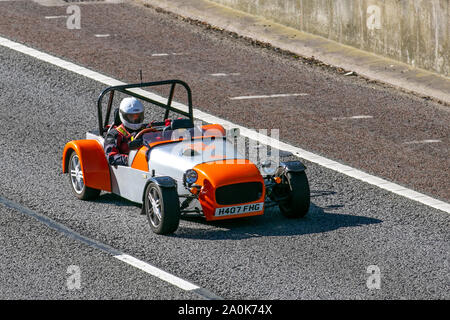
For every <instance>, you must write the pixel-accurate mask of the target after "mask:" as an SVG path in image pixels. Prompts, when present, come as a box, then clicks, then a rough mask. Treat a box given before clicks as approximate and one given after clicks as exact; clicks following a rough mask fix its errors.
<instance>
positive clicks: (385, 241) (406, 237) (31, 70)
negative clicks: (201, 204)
mask: <svg viewBox="0 0 450 320" xmlns="http://www.w3.org/2000/svg"><path fill="white" fill-rule="evenodd" d="M86 7H87V6H83V7H82V10H83V11H82V12H83V15H82V19H83V20H82V21H83V25H82V28H81V29H80V30H75V31H74V30H68V29H66V28H65V21H64V20H57V19H45V16H50V15H52V16H56V15H57V14H63V13H64V12H65V9H64V8H61V7H57V8H55V7H41V6H39V5H36V4H33V3H29V2H21V1H19V2H1V3H0V8H1V10H2V17H3V18H2V20H1V22H0V35H1V36H5V37H8V38H10V39H12V40H17V41H21V42H24V43H26V44H28V45H30V46H32V47H35V48H40V49H43V50H44V51H46V52H49V53H53V54H56V55H58V56H60V57H63V58H66V59H67V60H70V61H75V62H76V63H79V64H81V65H85V66H89V67H91V68H93V69H95V70H98V71H100V72H103V73H106V74H107V75H112V76H114V77H115V78H118V79H121V80H123V81H132V80H137V78H138V71H139V69H143V71H144V76H145V80H149V81H150V80H161V79H167V78H181V79H183V80H186V81H187V82H188V83H190V84H191V85H192V88H193V91H194V97H195V101H194V104H195V106H196V107H198V108H200V109H202V110H206V111H208V112H210V113H212V114H214V115H217V116H220V117H223V118H226V119H229V120H231V121H234V122H236V123H239V124H241V125H245V126H247V127H253V128H268V129H270V128H280V133H281V134H280V138H281V139H282V140H283V141H286V142H289V143H292V144H294V145H297V146H300V147H302V148H305V149H308V150H311V151H315V152H317V153H319V154H322V155H326V156H328V157H330V158H333V159H339V160H340V161H342V162H344V163H348V164H350V165H353V166H355V167H358V168H362V169H366V170H368V171H370V172H371V173H374V174H378V175H380V176H382V177H385V178H388V179H390V180H391V181H395V182H400V183H403V184H405V185H408V186H410V187H414V188H415V189H416V190H418V191H423V192H426V193H428V194H429V195H432V196H435V197H439V198H441V199H444V200H448V199H449V198H450V197H449V194H448V193H449V189H448V180H449V179H448V177H449V172H448V167H449V166H448V164H449V162H448V158H449V157H448V156H449V154H448V153H449V149H448V143H449V140H448V131H449V128H448V123H449V121H448V120H449V113H448V109H446V108H447V107H445V106H442V105H437V104H435V103H433V102H430V101H426V100H423V99H420V98H418V97H414V96H412V95H408V94H405V93H399V92H396V91H395V90H393V89H392V88H387V87H382V86H380V85H377V84H367V83H366V82H365V80H363V79H358V78H348V77H343V76H342V75H340V74H339V73H337V72H335V71H330V70H327V69H324V68H321V67H316V66H314V65H308V64H304V63H301V62H299V61H296V60H294V59H292V58H289V57H286V56H283V55H279V54H277V53H276V52H274V51H272V50H267V49H263V48H260V47H258V46H256V47H255V46H251V45H249V44H248V43H246V42H244V41H242V40H240V39H234V38H230V37H228V36H227V35H226V34H222V33H219V32H212V31H211V30H208V28H205V27H202V26H197V25H192V24H189V23H186V22H184V21H180V20H177V19H176V18H174V17H172V16H170V15H167V14H163V13H158V12H155V11H153V10H151V9H145V10H144V9H142V8H140V7H135V6H133V5H89V8H91V9H90V10H85V9H84V8H86ZM111 21H115V23H114V24H111ZM125 26H126V27H125ZM95 34H97V35H99V34H103V35H105V34H110V36H109V37H106V36H105V37H96V36H95ZM174 53H176V54H174ZM161 54H167V55H161ZM0 61H1V62H2V63H1V64H0V92H1V95H0V106H1V110H2V112H1V113H0V123H1V126H0V145H1V146H2V152H1V153H0V163H1V166H0V175H1V177H2V188H1V189H0V197H2V198H4V199H8V200H10V201H13V202H15V203H18V204H20V205H21V206H23V207H26V208H28V209H30V210H33V211H34V212H37V213H39V214H40V215H43V216H46V217H48V218H51V219H53V220H55V221H57V222H59V223H61V224H63V225H65V226H67V227H68V228H70V229H72V230H74V231H75V232H77V233H79V234H81V235H83V236H85V237H88V238H90V239H93V240H95V241H98V242H99V243H104V244H106V245H108V246H110V247H112V248H115V249H117V250H119V251H121V252H126V253H127V254H130V255H132V256H133V257H136V258H138V259H140V260H142V261H146V262H148V263H150V264H152V265H154V266H157V267H158V268H161V269H162V270H165V271H167V272H170V273H171V274H174V275H176V276H179V277H181V278H183V279H186V280H188V281H190V282H192V283H195V284H197V285H199V286H200V287H202V288H205V289H206V290H208V291H210V292H212V293H214V294H215V295H217V296H220V297H222V298H225V299H402V298H406V299H436V298H439V299H448V298H450V296H449V292H450V291H449V283H450V270H449V247H450V246H449V243H450V242H449V240H450V239H449V232H448V230H449V227H450V217H449V215H448V214H447V213H444V212H442V211H439V210H435V209H431V208H430V207H427V206H425V205H421V204H418V203H417V202H414V201H411V200H408V199H405V198H403V197H401V196H397V195H395V194H392V193H390V192H388V191H385V190H381V189H379V188H377V187H374V186H371V185H369V184H366V183H364V182H361V181H358V180H355V179H353V178H350V177H348V176H345V175H342V174H338V173H336V172H334V171H331V170H328V169H325V168H323V167H320V166H318V165H315V164H313V163H308V162H306V165H307V167H308V170H307V174H308V178H309V181H310V186H311V194H312V206H311V209H310V212H309V213H308V215H307V217H306V218H304V219H300V220H287V219H285V218H283V217H282V216H281V214H280V213H279V211H278V210H277V209H271V210H267V212H266V213H265V215H264V216H261V217H253V218H246V219H241V220H235V221H223V222H220V223H219V222H216V223H206V222H204V221H203V220H202V219H200V218H190V219H184V220H182V221H181V223H180V227H179V229H178V231H177V232H176V233H175V234H174V235H172V236H157V235H154V234H152V233H151V231H150V227H149V226H148V224H147V221H146V218H145V216H141V215H140V214H139V212H140V209H139V208H137V207H136V206H134V205H133V204H131V203H128V202H126V201H123V200H121V199H119V198H118V197H115V196H112V195H110V194H106V193H105V194H102V195H101V196H100V198H99V199H98V200H96V201H92V202H84V201H79V200H76V199H75V197H74V196H73V195H72V193H71V190H70V186H69V183H68V177H67V176H65V175H63V174H62V172H61V154H62V149H63V147H64V145H65V143H66V142H67V141H70V140H73V139H80V138H83V137H84V134H85V132H86V131H88V130H91V129H95V128H96V127H97V122H96V121H97V119H96V113H95V102H96V99H97V97H98V94H99V93H100V92H101V90H102V89H104V85H102V84H100V83H97V82H95V81H92V80H88V79H86V78H84V77H82V76H79V75H76V74H73V73H71V72H68V71H64V70H62V69H60V68H58V67H55V66H52V65H49V64H48V63H44V62H41V61H38V60H36V59H34V58H31V57H29V56H25V55H23V54H20V53H17V52H15V51H12V50H10V49H6V48H3V47H0ZM217 73H225V74H226V75H225V76H224V75H220V76H218V75H217ZM213 74H214V75H213ZM284 93H307V94H308V96H296V97H287V98H283V99H282V100H279V99H277V98H276V99H274V100H273V99H258V101H256V99H246V100H231V99H230V98H232V97H242V96H253V95H269V94H284ZM269 100H270V101H269ZM355 115H356V116H357V115H371V116H373V118H368V119H364V120H368V122H361V121H359V122H346V121H345V120H348V119H341V118H345V117H350V116H355ZM333 118H335V119H338V120H333ZM341 120H342V121H341ZM352 120H357V119H352ZM361 120H362V119H361ZM430 135H433V137H430ZM425 138H430V139H431V138H438V139H439V140H440V141H441V142H439V143H430V144H426V145H424V144H420V146H418V145H416V144H405V143H404V142H411V141H416V140H423V139H425ZM418 162H420V166H419V163H418ZM422 165H423V166H424V167H422ZM410 168H413V169H410ZM383 170H384V171H383ZM416 187H417V188H416ZM0 212H1V215H0V239H1V242H2V245H1V246H0V257H1V260H0V297H1V298H4V299H14V298H63V299H67V298H94V299H95V298H123V299H135V298H143V299H147V298H148V299H196V298H197V296H196V295H194V294H192V293H188V292H185V291H183V290H180V289H178V288H175V287H173V286H171V285H169V284H167V283H165V282H163V281H161V280H159V279H157V278H155V277H152V276H150V275H148V274H145V273H143V272H141V271H139V270H137V269H135V268H133V267H131V266H128V265H127V264H124V263H121V262H120V261H117V260H115V259H113V258H111V257H110V256H108V255H105V254H104V253H102V252H101V251H99V250H96V249H95V248H93V247H90V246H87V245H84V244H81V243H79V242H77V241H76V240H73V239H70V238H67V237H66V236H64V235H62V234H60V233H58V232H57V231H55V230H52V229H49V228H48V227H47V226H44V225H42V224H41V223H40V222H38V221H36V220H35V219H33V218H29V217H28V216H26V215H24V214H23V213H21V212H20V211H18V210H14V209H10V208H8V207H6V206H5V205H2V204H1V203H0ZM73 265H75V266H78V267H79V271H80V273H81V279H82V281H81V287H80V289H75V290H70V289H69V288H68V286H67V280H68V278H69V277H70V274H69V273H67V271H68V268H69V267H70V266H73ZM369 266H377V267H378V269H379V270H380V273H381V280H380V281H381V282H380V284H381V285H380V288H379V289H373V288H372V289H370V288H368V286H367V279H368V278H369V276H370V274H369V273H368V272H367V271H368V268H369Z"/></svg>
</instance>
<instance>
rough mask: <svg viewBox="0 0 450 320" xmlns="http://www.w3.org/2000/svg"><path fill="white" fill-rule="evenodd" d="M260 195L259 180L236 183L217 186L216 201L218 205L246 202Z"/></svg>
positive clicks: (260, 184) (260, 185)
mask: <svg viewBox="0 0 450 320" xmlns="http://www.w3.org/2000/svg"><path fill="white" fill-rule="evenodd" d="M261 195H262V183H261V182H245V183H236V184H230V185H227V186H223V187H219V188H217V190H216V202H217V203H218V204H220V205H231V204H240V203H247V202H252V201H256V200H258V199H259V198H260V197H261Z"/></svg>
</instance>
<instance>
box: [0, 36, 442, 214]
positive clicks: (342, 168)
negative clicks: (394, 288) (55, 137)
mask: <svg viewBox="0 0 450 320" xmlns="http://www.w3.org/2000/svg"><path fill="white" fill-rule="evenodd" d="M0 45H2V46H4V47H7V48H10V49H13V50H15V51H18V52H22V53H24V54H27V55H29V56H32V57H35V58H37V59H39V60H43V61H46V62H48V63H51V64H53V65H55V66H58V67H61V68H63V69H66V70H69V71H74V72H76V73H78V74H80V75H83V76H85V77H87V78H90V79H93V80H96V81H99V82H101V83H103V84H106V85H108V86H115V85H121V84H125V83H124V82H122V81H119V80H116V79H113V78H111V77H108V76H105V75H103V74H101V73H98V72H95V71H92V70H89V69H87V68H84V67H80V66H78V65H76V64H74V63H71V62H67V61H64V60H62V59H60V58H56V57H54V56H51V55H49V54H46V53H43V52H40V51H38V50H35V49H32V48H29V47H26V46H24V45H22V44H19V43H16V42H13V41H10V40H8V39H6V38H2V37H0ZM97 79H103V80H101V81H100V80H97ZM134 90H136V91H137V92H139V93H140V94H142V95H144V96H147V97H149V98H151V99H155V100H158V101H163V102H165V101H167V99H166V98H163V97H161V96H159V95H156V94H154V93H151V92H148V91H144V90H142V89H134ZM172 105H173V106H175V107H177V108H180V109H183V110H187V109H188V107H187V106H186V105H184V104H181V103H178V102H173V103H172ZM193 111H194V117H195V118H197V119H200V120H202V121H205V122H209V123H217V124H221V125H222V126H223V127H224V128H225V129H231V128H239V130H240V134H241V135H242V136H243V137H247V138H249V139H252V140H255V141H258V142H260V143H264V144H267V145H268V146H271V147H273V148H276V149H278V150H284V151H288V152H291V153H292V154H294V155H296V156H297V157H299V158H302V159H305V160H307V161H310V162H313V163H316V164H319V165H321V166H323V167H325V168H329V169H331V170H334V171H336V172H339V173H342V174H345V175H347V176H350V177H353V178H355V179H358V180H360V181H363V182H366V183H369V184H372V185H375V186H377V187H379V188H381V189H384V190H388V191H391V192H393V193H395V194H398V195H401V196H403V197H405V198H408V199H411V200H414V201H417V202H420V203H422V204H425V205H427V206H429V207H432V208H435V209H438V210H441V211H444V212H447V213H450V204H449V203H446V202H444V201H441V200H438V199H434V198H431V197H429V196H427V195H425V194H421V193H419V192H416V191H414V190H411V189H408V188H405V187H403V186H400V185H398V184H395V183H392V182H390V181H387V180H384V179H382V178H379V177H376V176H373V175H371V174H368V173H366V172H364V171H361V170H358V169H354V168H352V167H349V166H347V165H343V164H341V163H339V162H336V161H334V160H330V159H327V158H325V157H322V156H320V155H317V154H314V153H312V152H309V151H306V150H304V149H302V148H299V147H295V146H292V145H290V144H287V143H284V142H282V141H280V140H277V139H274V138H272V137H269V136H266V135H263V134H260V133H258V132H256V131H255V130H251V129H248V128H246V127H243V126H239V125H236V124H234V123H232V122H230V121H228V120H224V119H221V118H218V117H216V116H213V115H211V114H209V113H206V112H203V111H201V110H198V109H194V110H193Z"/></svg>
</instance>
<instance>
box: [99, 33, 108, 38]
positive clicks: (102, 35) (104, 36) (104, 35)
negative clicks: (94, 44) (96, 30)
mask: <svg viewBox="0 0 450 320" xmlns="http://www.w3.org/2000/svg"><path fill="white" fill-rule="evenodd" d="M109 36H110V35H109V34H96V35H95V37H96V38H107V37H109Z"/></svg>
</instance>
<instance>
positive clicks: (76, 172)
mask: <svg viewBox="0 0 450 320" xmlns="http://www.w3.org/2000/svg"><path fill="white" fill-rule="evenodd" d="M68 169H69V181H70V185H71V186H72V191H73V193H74V194H75V196H76V197H77V198H78V199H81V200H92V199H95V198H97V197H98V196H99V195H100V192H101V190H97V189H93V188H89V187H87V186H86V185H85V184H84V177H83V171H82V170H81V162H80V158H79V157H78V155H77V153H76V152H75V151H73V152H72V154H71V155H70V158H69V166H68Z"/></svg>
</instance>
